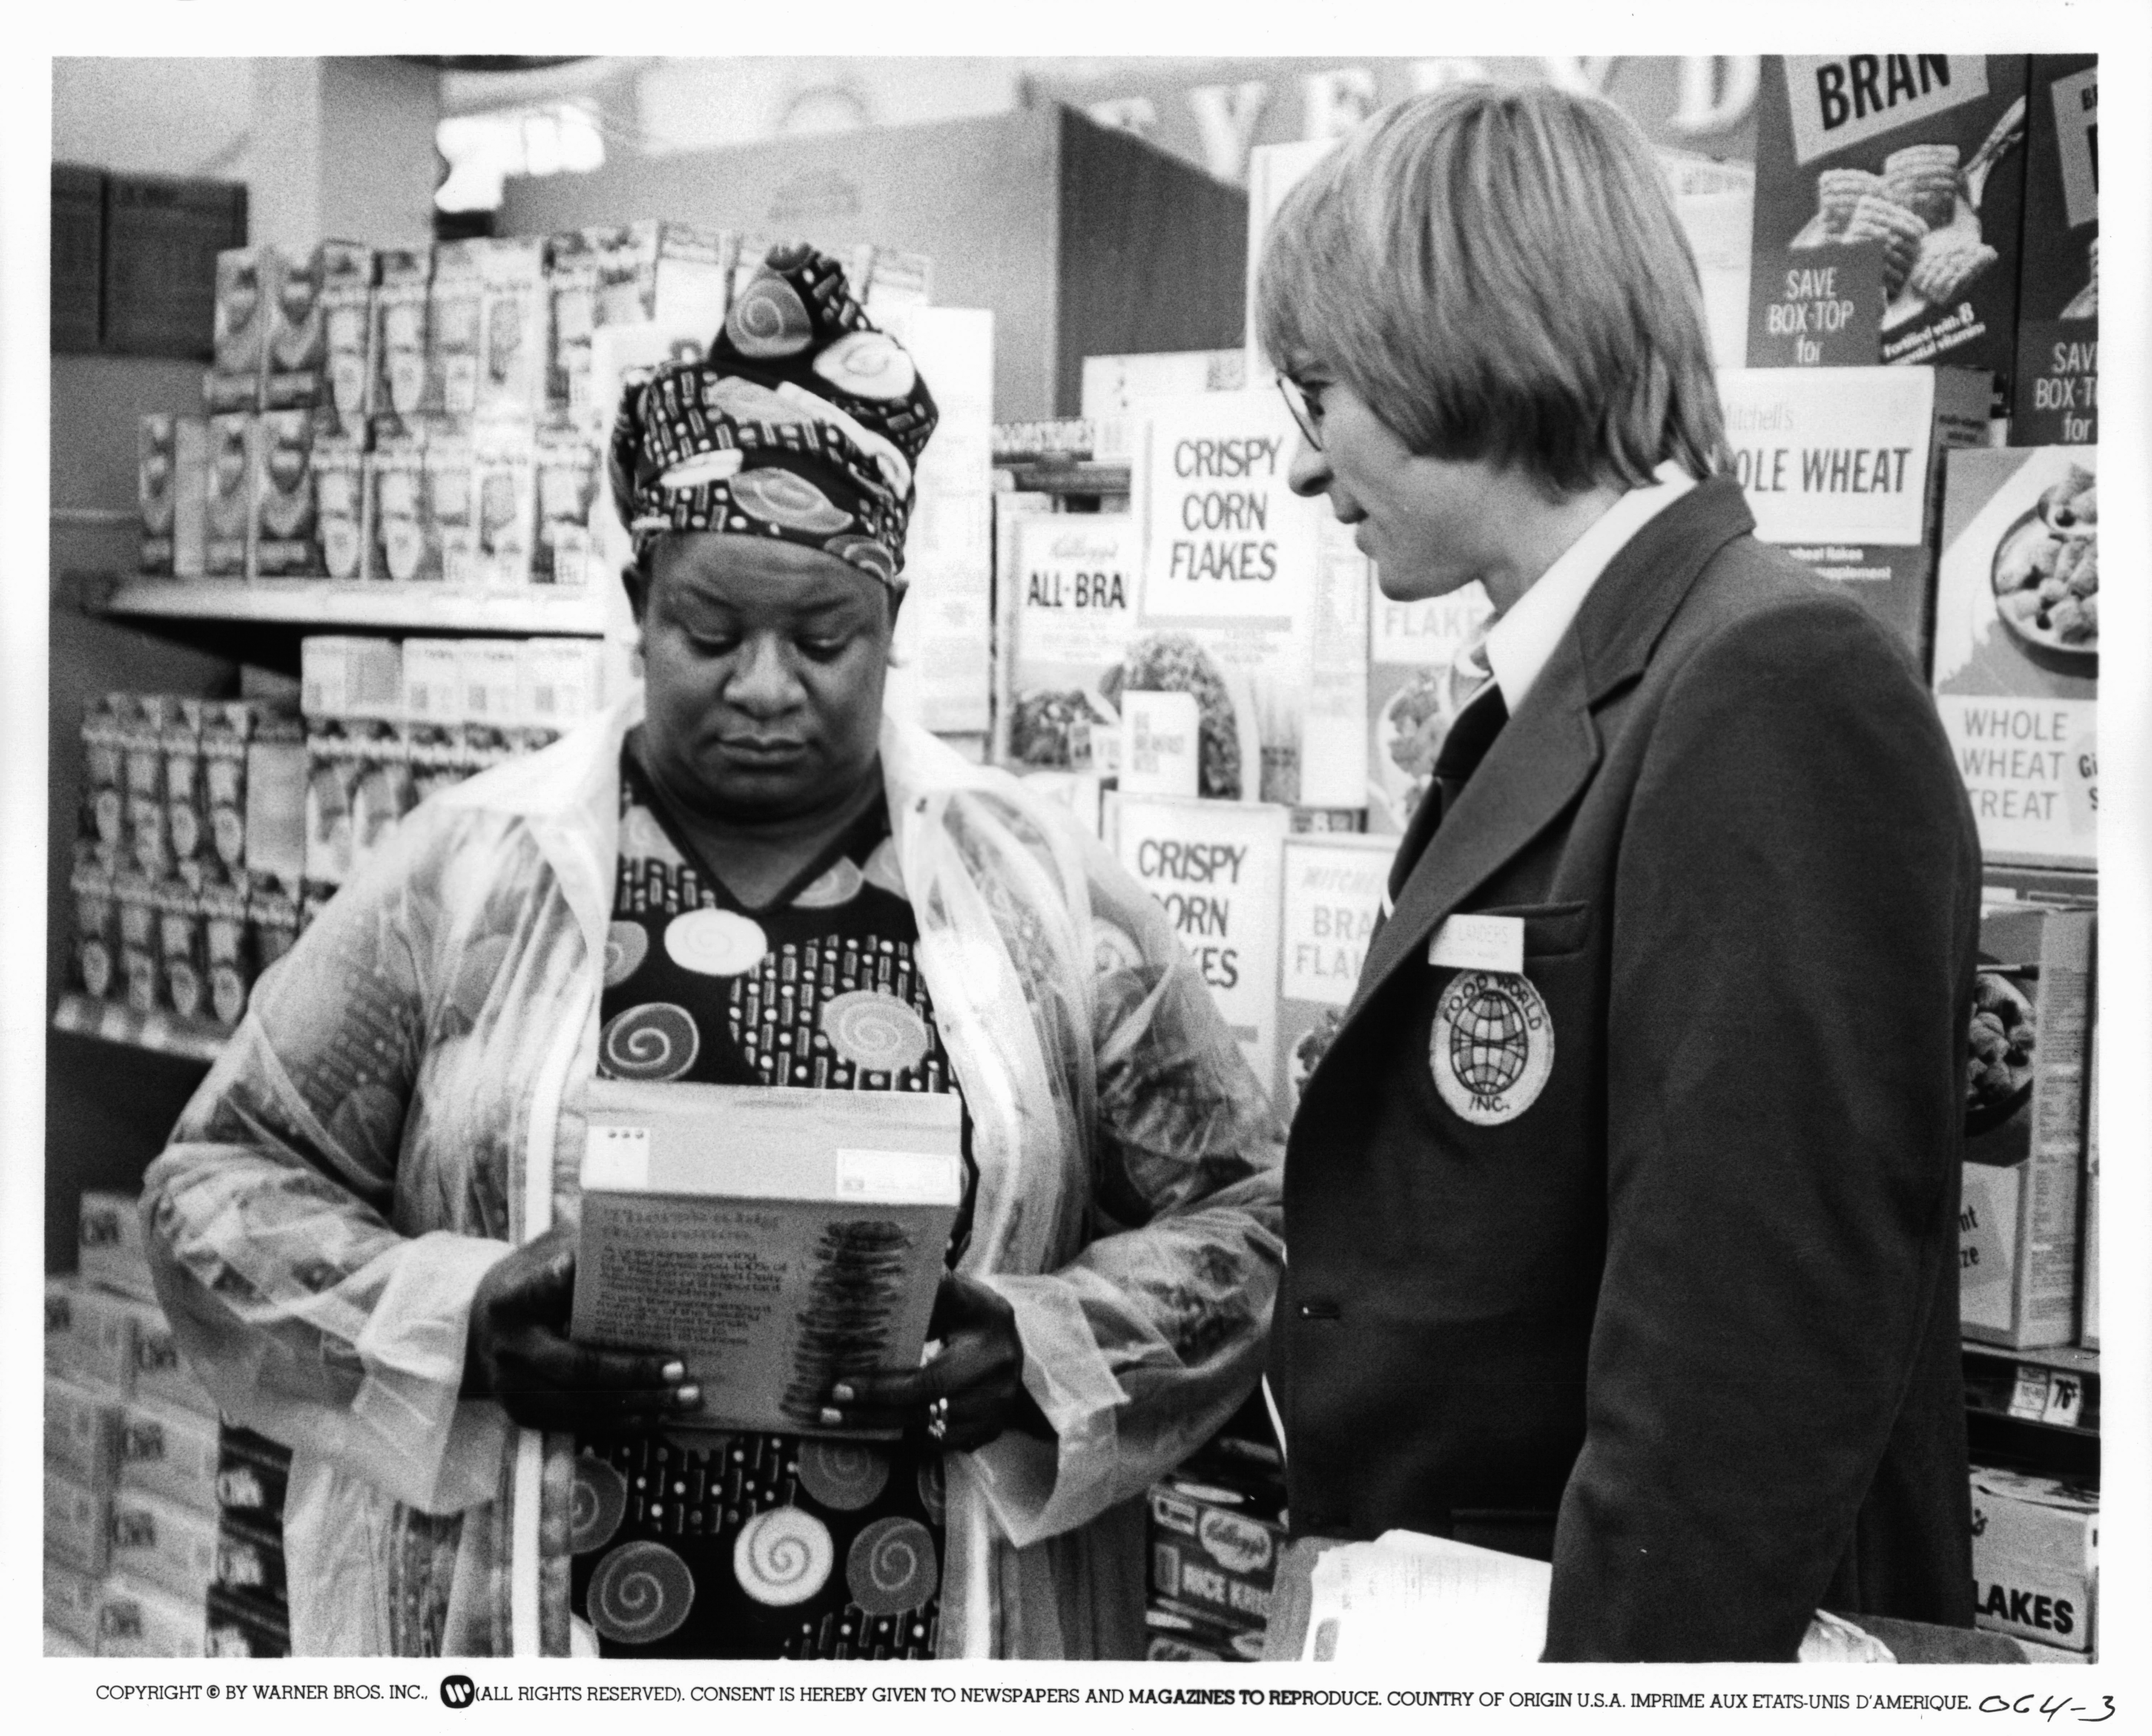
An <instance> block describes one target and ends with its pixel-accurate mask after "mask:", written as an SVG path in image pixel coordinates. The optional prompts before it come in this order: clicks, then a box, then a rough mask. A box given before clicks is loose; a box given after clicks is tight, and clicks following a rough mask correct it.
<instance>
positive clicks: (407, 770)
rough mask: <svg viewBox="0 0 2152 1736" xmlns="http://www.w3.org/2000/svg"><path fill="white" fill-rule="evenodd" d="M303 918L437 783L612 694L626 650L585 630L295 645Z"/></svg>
mask: <svg viewBox="0 0 2152 1736" xmlns="http://www.w3.org/2000/svg"><path fill="white" fill-rule="evenodd" d="M300 667H301V678H300V685H301V695H302V697H301V702H300V703H301V707H302V710H303V712H304V714H305V718H306V740H305V750H304V754H305V770H304V779H305V798H304V808H305V846H304V850H303V863H302V869H301V873H302V879H303V881H304V893H303V898H302V906H301V910H300V914H299V920H300V922H301V924H302V926H303V924H304V923H305V922H306V921H307V920H309V919H310V918H311V916H312V913H313V912H314V911H316V910H317V909H318V908H319V907H320V906H321V905H322V904H323V903H324V902H326V901H327V900H328V899H329V898H330V897H331V896H333V895H334V893H335V891H336V889H337V888H338V886H342V885H343V883H344V881H347V880H348V879H349V878H350V877H351V876H352V874H353V872H354V871H356V870H357V869H358V867H360V866H361V865H363V863H364V862H365V861H366V860H368V858H369V857H371V856H372V855H373V854H374V853H375V852H376V851H377V850H379V849H380V848H381V847H382V846H383V845H384V844H385V843H386V842H387V841H388V839H389V838H390V837H391V836H393V834H394V832H395V829H396V827H397V825H398V823H399V822H400V821H401V820H403V816H404V815H406V814H408V813H409V812H410V811H411V810H412V809H413V808H414V807H416V806H417V805H419V802H420V801H422V800H424V799H425V798H426V797H427V796H429V795H430V794H433V793H434V791H435V790H437V789H442V788H444V787H445V786H447V785H449V784H455V783H459V782H461V781H462V779H464V778H467V777H469V776H470V775H471V774H473V773H474V772H480V771H483V770H485V769H486V768H487V767H488V766H490V765H496V764H500V762H501V761H502V760H504V759H510V758H512V757H514V756H515V755H517V754H527V753H531V752H535V750H537V749H541V748H543V747H546V746H547V745H548V744H551V742H553V741H554V740H556V739H558V737H559V736H560V735H561V733H562V732H563V731H565V730H566V729H568V728H571V727H572V726H573V725H574V724H576V723H580V722H581V721H582V720H583V719H584V718H587V717H590V716H591V715H593V714H595V713H596V712H598V711H600V710H601V709H602V708H604V707H605V706H606V705H607V704H608V703H611V702H612V700H613V699H614V698H617V697H618V696H619V693H620V692H621V691H622V688H623V686H624V683H625V682H626V679H627V670H626V655H625V652H624V651H623V650H622V647H619V646H617V645H615V644H613V643H611V642H607V641H605V640H601V639H595V638H585V637H559V638H532V639H516V638H471V639H445V638H444V639H433V638H427V639H421V638H410V639H404V640H401V641H398V640H395V639H386V638H374V637H368V636H365V635H356V634H354V635H344V634H317V635H312V636H310V637H307V638H306V639H304V640H302V641H301V642H300Z"/></svg>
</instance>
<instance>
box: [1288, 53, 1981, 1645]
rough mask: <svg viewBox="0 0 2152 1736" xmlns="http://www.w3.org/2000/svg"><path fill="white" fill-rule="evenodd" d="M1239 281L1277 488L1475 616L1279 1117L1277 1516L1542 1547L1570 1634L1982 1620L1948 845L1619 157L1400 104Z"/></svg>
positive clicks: (1959, 984)
mask: <svg viewBox="0 0 2152 1736" xmlns="http://www.w3.org/2000/svg"><path fill="white" fill-rule="evenodd" d="M1258 309H1259V317H1260V324H1261V337H1262V339H1263V341H1264V343H1265V344H1266V348H1267V349H1268V350H1269V352H1270V353H1271V356H1272V357H1273V358H1275V359H1276V361H1277V363H1279V365H1280V367H1281V368H1282V370H1283V373H1284V381H1283V389H1284V390H1285V391H1286V392H1287V395H1288V398H1289V399H1290V400H1291V401H1292V404H1293V406H1294V409H1295V414H1296V415H1297V417H1298V418H1299V419H1300V422H1301V426H1302V442H1301V444H1300V448H1299V449H1298V452H1297V456H1296V460H1295V464H1294V469H1293V480H1294V484H1295V486H1296V487H1297V489H1298V490H1300V491H1301V492H1302V493H1303V494H1307V495H1327V498H1328V500H1329V503H1330V505H1331V507H1332V510H1333V511H1334V512H1335V513H1336V515H1337V517H1338V518H1339V519H1340V520H1343V521H1344V522H1346V523H1348V524H1350V525H1353V526H1354V528H1355V536H1356V538H1357V540H1358V542H1359V545H1360V546H1361V547H1362V548H1363V550H1364V551H1366V552H1367V553H1368V554H1369V555H1371V556H1373V558H1374V560H1375V561H1377V563H1378V570H1379V572H1380V576H1381V583H1382V586H1383V591H1384V592H1385V593H1386V594H1387V595H1388V596H1392V597H1394V598H1398V599H1410V598H1417V597H1426V596H1439V595H1441V594H1444V593H1445V592H1448V591H1454V590H1456V589H1458V588H1459V587H1460V586H1464V585H1466V584H1469V583H1470V582H1472V581H1479V582H1480V584H1482V585H1484V586H1485V588H1486V591H1487V593H1488V595H1489V596H1490V598H1491V599H1492V600H1493V602H1494V603H1495V607H1496V610H1497V615H1496V619H1495V625H1494V627H1492V629H1491V631H1490V633H1489V634H1488V637H1487V639H1486V642H1485V647H1484V662H1481V661H1480V660H1479V659H1475V660H1474V667H1475V668H1484V669H1485V671H1486V672H1487V673H1486V676H1485V679H1484V681H1483V683H1482V684H1481V685H1480V689H1479V691H1478V692H1477V693H1475V694H1474V695H1473V696H1472V697H1471V698H1469V700H1468V701H1467V702H1466V703H1464V705H1463V707H1462V708H1461V709H1460V711H1459V713H1458V714H1457V716H1456V718H1455V720H1454V723H1453V724H1452V726H1451V728H1450V731H1449V735H1448V738H1447V739H1446V740H1445V742H1444V746H1443V749H1442V752H1441V754H1440V757H1439V761H1438V764H1437V765H1436V767H1435V773H1434V784H1433V787H1432V788H1431V789H1430V790H1429V795H1428V797H1427V799H1426V802H1425V804H1424V805H1423V806H1422V807H1421V808H1420V810H1419V812H1418V813H1417V814H1416V815H1414V819H1413V821H1412V823H1411V825H1410V827H1409V829H1408V831H1407V833H1406V835H1405V836H1404V838H1403V840H1402V842H1401V847H1400V849H1399V850H1398V856H1397V860H1396V863H1395V865H1394V868H1393V873H1392V876H1391V881H1390V900H1391V908H1389V910H1388V912H1387V915H1386V918H1385V921H1384V922H1383V926H1382V928H1381V929H1380V931H1379V932H1378V934H1377V936H1376V937H1375V939H1374V942H1373V944H1372V946H1371V947H1370V948H1369V952H1368V959H1367V962H1366V967H1365V969H1364V972H1363V976H1362V977H1361V980H1360V983H1359V985H1358V991H1357V993H1356V996H1355V997H1354V1000H1353V1004H1352V1006H1351V1007H1350V1008H1349V1009H1348V1012H1347V1013H1346V1015H1345V1020H1344V1023H1343V1026H1342V1029H1341V1031H1340V1033H1339V1034H1338V1036H1337V1039H1336V1041H1335V1042H1334V1043H1333V1045H1332V1048H1330V1050H1329V1052H1328V1053H1327V1056H1326V1058H1324V1059H1323V1061H1322V1063H1321V1065H1320V1066H1319V1067H1318V1068H1317V1070H1316V1072H1315V1074H1314V1075H1313V1077H1312V1079H1310V1081H1309V1083H1308V1085H1307V1090H1306V1093H1305V1095H1304V1096H1303V1099H1302V1104H1301V1109H1300V1113H1299V1115H1298V1118H1297V1122H1296V1124H1295V1125H1294V1127H1293V1129H1292V1143H1291V1145H1290V1147H1289V1155H1288V1157H1287V1180H1286V1224H1287V1245H1288V1247H1289V1249H1290V1265H1289V1267H1288V1270H1287V1277H1286V1285H1285V1289H1284V1292H1283V1293H1282V1297H1281V1300H1280V1306H1279V1310H1278V1314H1277V1321H1276V1327H1275V1329H1274V1334H1273V1340H1272V1349H1271V1379H1272V1383H1273V1385H1274V1387H1275V1388H1276V1393H1277V1395H1278V1398H1279V1402H1280V1405H1281V1409H1282V1416H1283V1419H1284V1424H1285V1429H1286V1435H1287V1448H1288V1454H1287V1463H1288V1475H1289V1476H1290V1479H1291V1484H1292V1489H1291V1505H1292V1515H1293V1519H1294V1522H1295V1524H1296V1525H1297V1526H1298V1527H1299V1528H1300V1529H1302V1530H1304V1531H1307V1532H1311V1533H1317V1534H1332V1535H1345V1536H1353V1537H1373V1536H1376V1535H1379V1534H1380V1533H1381V1532H1383V1531H1384V1530H1388V1529H1389V1528H1391V1527H1393V1526H1403V1527H1407V1528H1409V1529H1412V1530H1419V1531H1427V1532H1435V1533H1439V1534H1442V1535H1452V1536H1454V1537H1457V1538H1459V1539H1460V1540H1463V1541H1469V1542H1474V1543H1480V1544H1484V1545H1486V1546H1491V1547H1495V1548H1498V1549H1504V1550H1508V1551H1512V1552H1515V1553H1519V1554H1524V1555H1534V1556H1540V1558H1542V1559H1546V1560H1551V1562H1552V1564H1553V1581H1552V1596H1551V1607H1550V1612H1549V1617H1548V1627H1547V1634H1546V1641H1545V1655H1546V1656H1547V1657H1549V1658H1551V1659H1570V1658H1622V1659H1645V1658H1660V1659H1708V1658H1751V1659H1789V1658H1791V1657H1794V1655H1795V1654H1796V1652H1797V1650H1798V1648H1799V1646H1800V1644H1801V1642H1802V1640H1803V1637H1804V1633H1805V1632H1806V1631H1807V1628H1808V1626H1809V1622H1810V1621H1811V1619H1812V1617H1814V1612H1816V1611H1817V1610H1819V1609H1831V1610H1836V1611H1839V1612H1845V1613H1847V1614H1850V1615H1851V1616H1853V1617H1855V1618H1856V1619H1858V1618H1859V1617H1860V1616H1862V1615H1864V1614H1865V1615H1869V1616H1871V1617H1904V1618H1911V1619H1915V1620H1919V1621H1925V1622H1940V1623H1946V1624H1952V1625H1957V1626H1963V1625H1967V1624H1968V1623H1969V1622H1970V1620H1971V1616H1972V1608H1971V1602H1970V1584H1971V1570H1970V1565H1969V1561H1968V1556H1967V1550H1968V1541H1967V1539H1968V1526H1967V1485H1966V1459H1965V1424H1964V1412H1963V1398H1962V1389H1961V1373H1960V1369H1959V1364H1958V1339H1957V1197H1958V1163H1959V1140H1960V1119H1961V1113H1962V1111H1961V1103H1960V1094H1961V1089H1962V1070H1961V1069H1962V1059H1961V1057H1962V1043H1963V1037H1962V1008H1964V1007H1965V1005H1966V1003H1967V997H1968V995H1969V992H1970V988H1971V982H1972V960H1973V941H1974V935H1975V930H1976V925H1977V910H1978V896H1979V880H1980V860H1979V852H1978V848H1977V843H1976V840H1975V835H1974V830H1973V825H1972V818H1971V815H1970V813H1969V811H1968V810H1967V805H1966V801H1965V798H1964V796H1963V794H1962V791H1961V789H1960V788H1959V785H1958V782H1957V777H1956V774H1955V772H1954V770H1953V768H1952V762H1951V759H1950V756H1949V753H1948V750H1947V749H1946V746H1945V744H1944V740H1943V737H1942V733H1941V728H1940V727H1939V725H1938V723H1937V721H1936V716H1935V713H1934V711H1933V708H1932V707H1931V704H1930V703H1929V701H1928V699H1927V697H1926V693H1925V690H1924V688H1923V686H1922V683H1921V678H1920V673H1919V671H1918V669H1917V668H1916V666H1915V662H1914V659H1913V657H1912V656H1911V654H1910V652H1909V651H1908V650H1907V648H1906V647H1903V646H1901V644H1899V643H1898V642H1896V641H1895V640H1894V639H1893V638H1892V637H1891V635H1890V634H1889V632H1887V631H1886V629H1885V628H1884V627H1882V626H1880V624H1879V623H1878V622H1876V621H1875V619H1874V618H1872V617H1870V615H1869V614H1868V613H1867V612H1865V610H1864V609H1863V607H1861V606H1860V604H1859V603H1858V602H1855V601H1854V600H1852V599H1851V598H1850V597H1849V596H1846V595H1845V594H1843V593H1842V592H1841V591H1839V590H1837V589H1836V588H1835V587H1834V586H1830V585H1829V584H1827V583H1825V582H1824V581H1820V580H1819V579H1817V578H1815V577H1814V576H1811V575H1810V574H1809V572H1808V571H1806V570H1805V569H1804V568H1802V567H1800V566H1797V565H1796V564H1795V563H1794V562H1793V561H1790V560H1789V559H1787V558H1786V557H1785V556H1783V555H1780V554H1779V553H1777V552H1775V551H1772V550H1769V549H1767V548H1765V547H1764V546H1761V545H1759V543H1758V542H1757V541H1755V540H1754V536H1753V535H1752V534H1751V533H1752V532H1753V530H1754V520H1752V519H1751V517H1750V515H1749V510H1748V507H1747V505H1746V504H1745V503H1744V501H1743V496H1742V493H1741V490H1740V488H1739V486H1738V485H1737V484H1736V483H1735V482H1734V481H1733V480H1732V479H1731V478H1730V477H1729V476H1728V475H1727V474H1726V470H1727V463H1726V449H1725V440H1724V436H1723V431H1722V423H1721V417H1720V412H1719V407H1718V394H1717V392H1716V388H1715V386H1714V382H1713V373H1712V369H1711V366H1710V358H1709V355H1708V348H1707V345H1706V341H1705V337H1704V329H1703V305H1702V297H1701V293H1700V291H1699V288H1698V279H1697V274H1696V270H1695V266H1694V264H1693V261H1692V259H1691V256H1690V254H1689V251H1688V246H1687V244H1686V242H1685V241H1684V240H1683V236H1682V233H1681V230H1680V227H1679V226H1678V224H1677V221H1676V219H1675V216H1674V214H1673V211H1672V202H1671V200H1670V198H1669V196H1668V195H1667V190H1666V188H1665V185H1664V184H1663V181H1662V178H1661V175H1660V172H1659V170H1658V167H1657V163H1656V162H1655V160H1654V159H1653V157H1652V154H1651V151H1650V150H1649V148H1648V146H1647V145H1646V144H1645V143H1644V141H1643V140H1642V138H1641V137H1639V136H1638V135H1637V133H1636V131H1635V129H1633V127H1632V126H1631V125H1630V124H1629V123H1628V122H1627V121H1626V120H1625V119H1623V118H1622V116H1621V115H1620V114H1618V113H1617V112H1616V111H1615V110H1613V109H1611V108H1610V107H1608V106H1606V105H1605V104H1600V103H1597V102H1595V101H1592V100H1590V99H1581V98H1576V97H1572V96H1569V95H1566V94H1561V93H1558V92H1556V91H1553V90H1548V89H1497V88H1495V87H1493V86H1486V85H1480V86H1471V87H1465V88H1461V89H1453V90H1449V91H1445V92H1442V93H1439V94H1434V95H1431V96H1428V97H1424V98H1420V99H1415V100H1414V101H1412V102H1409V103H1407V104H1401V105H1399V106H1398V107H1397V108H1395V109H1390V110H1388V111H1386V112H1385V113H1383V114H1379V115H1378V116H1376V117H1375V118H1374V119H1372V120H1371V121H1370V122H1369V123H1368V124H1367V125H1366V127H1364V128H1363V129H1362V130H1361V131H1360V132H1359V133H1358V135H1356V136H1354V137H1353V138H1352V139H1350V140H1348V141H1346V142H1345V143H1344V144H1343V145H1342V146H1341V147H1340V149H1339V150H1337V152H1336V153H1334V154H1333V155H1332V157H1331V158H1330V159H1329V160H1327V161H1326V162H1325V163H1324V164H1323V165H1322V166H1321V167H1319V168H1318V169H1317V170H1315V171H1314V172H1313V173H1312V175H1310V177H1309V178H1308V179H1307V180H1306V181H1305V182H1304V183H1303V184H1302V185H1300V186H1299V187H1298V188H1297V189H1296V190H1295V191H1294V192H1293V194H1292V196H1291V197H1290V199H1289V200H1288V201H1287V204H1286V206H1285V207H1284V208H1283V210H1282V212H1281V213H1280V216H1279V217H1278V219H1277V221H1276V227H1275V229H1274V231H1273V233H1272V236H1271V240H1270V242H1269V244H1268V246H1267V249H1266V255H1265V258H1264V261H1263V265H1262V271H1261V279H1260V287H1259V292H1258Z"/></svg>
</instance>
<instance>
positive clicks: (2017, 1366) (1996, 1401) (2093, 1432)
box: [1965, 1341, 2100, 1438]
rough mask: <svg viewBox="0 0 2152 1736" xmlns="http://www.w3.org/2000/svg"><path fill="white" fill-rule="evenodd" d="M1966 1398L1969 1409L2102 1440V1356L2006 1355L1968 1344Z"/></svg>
mask: <svg viewBox="0 0 2152 1736" xmlns="http://www.w3.org/2000/svg"><path fill="white" fill-rule="evenodd" d="M1965 1394H1966V1404H1967V1409H1970V1410H1972V1411H1975V1412H1977V1413H1980V1414H1984V1415H1987V1416H1992V1417H1995V1418H1998V1419H2007V1420H2008V1421H2010V1422H2012V1423H2023V1424H2030V1425H2032V1426H2033V1427H2035V1428H2038V1429H2059V1430H2062V1431H2063V1432H2065V1433H2068V1434H2074V1435H2080V1436H2085V1437H2092V1438H2097V1436H2098V1435H2099V1410H2100V1406H2099V1398H2100V1393H2099V1352H2098V1351H2095V1350H2080V1349H2077V1348H2073V1347H2063V1348H2057V1349H2053V1350H2005V1349H2002V1348H1999V1347H1997V1346H1996V1345H1992V1344H1976V1343H1972V1342H1970V1341H1968V1342H1967V1343H1966V1345H1965Z"/></svg>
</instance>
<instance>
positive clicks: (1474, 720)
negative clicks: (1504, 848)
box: [1434, 681, 1510, 815]
mask: <svg viewBox="0 0 2152 1736" xmlns="http://www.w3.org/2000/svg"><path fill="white" fill-rule="evenodd" d="M1509 721H1510V708H1509V706H1508V705H1507V704H1505V703H1504V701H1503V698H1502V689H1501V688H1500V685H1499V684H1498V683H1495V682H1491V681H1490V682H1489V683H1487V685H1486V686H1485V687H1484V688H1481V689H1480V691H1479V693H1476V694H1474V696H1473V698H1472V701H1471V703H1469V704H1468V705H1467V706H1466V707H1465V708H1464V710H1463V711H1461V712H1459V713H1458V714H1457V721H1456V722H1455V723H1452V724H1451V725H1450V726H1449V734H1448V735H1446V736H1444V738H1443V739H1442V751H1441V752H1440V753H1439V754H1436V755H1435V757H1434V785H1435V788H1436V789H1439V790H1440V791H1441V792H1442V812H1443V813H1444V815H1446V814H1448V813H1449V810H1451V809H1452V808H1454V807H1455V806H1456V805H1457V798H1458V797H1459V795H1461V794H1464V784H1465V780H1466V779H1468V778H1469V777H1470V776H1471V775H1472V774H1473V773H1474V771H1475V770H1477V769H1479V765H1480V761H1481V760H1482V759H1485V758H1486V757H1487V750H1488V749H1490V748H1491V747H1493V746H1494V745H1495V737H1496V736H1498V735H1500V733H1502V726H1503V725H1504V724H1505V723H1508V722H1509Z"/></svg>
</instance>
